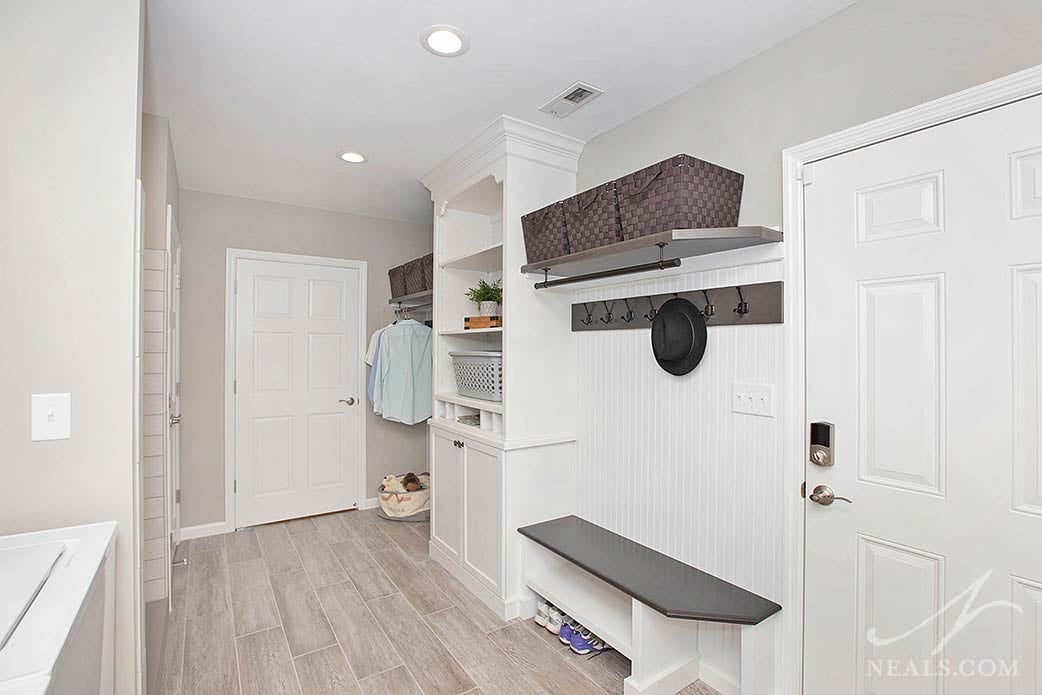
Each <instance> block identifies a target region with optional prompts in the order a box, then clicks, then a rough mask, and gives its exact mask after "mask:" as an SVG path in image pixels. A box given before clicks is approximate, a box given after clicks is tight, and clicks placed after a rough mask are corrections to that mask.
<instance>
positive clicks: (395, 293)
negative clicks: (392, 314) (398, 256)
mask: <svg viewBox="0 0 1042 695" xmlns="http://www.w3.org/2000/svg"><path fill="white" fill-rule="evenodd" d="M387 278H388V279H389V280H390V281H391V296H392V297H403V296H405V295H407V294H409V293H408V292H407V291H406V289H405V266H404V265H399V266H395V267H394V268H391V269H390V270H388V271H387Z"/></svg>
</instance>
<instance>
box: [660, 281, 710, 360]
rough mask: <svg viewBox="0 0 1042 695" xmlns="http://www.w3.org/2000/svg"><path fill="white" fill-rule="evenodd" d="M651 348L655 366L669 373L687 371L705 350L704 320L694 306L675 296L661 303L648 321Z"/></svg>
mask: <svg viewBox="0 0 1042 695" xmlns="http://www.w3.org/2000/svg"><path fill="white" fill-rule="evenodd" d="M651 349H652V350H653V351H654V352H655V360H656V361H657V362H658V366H660V367H662V368H663V369H665V370H666V371H667V372H669V373H670V374H675V375H677V376H680V375H682V374H687V373H688V372H690V371H691V370H692V369H694V368H695V367H697V366H698V363H699V362H701V361H702V355H703V354H705V351H706V321H705V319H704V318H702V312H701V311H699V310H698V309H696V308H695V305H694V304H692V303H691V302H689V301H688V300H686V299H684V298H683V297H677V298H675V299H670V300H669V301H668V302H666V303H665V304H663V305H662V307H661V308H660V309H659V310H658V313H657V314H655V320H654V321H652V323H651Z"/></svg>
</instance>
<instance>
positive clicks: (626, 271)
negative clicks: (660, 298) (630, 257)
mask: <svg viewBox="0 0 1042 695" xmlns="http://www.w3.org/2000/svg"><path fill="white" fill-rule="evenodd" d="M678 267H680V259H679V258H669V259H666V260H659V261H653V262H651V263H641V264H640V265H628V266H626V267H624V268H612V269H611V270H600V271H598V272H596V273H586V274H585V275H573V276H572V277H568V278H558V279H557V280H543V281H542V282H537V283H536V284H535V288H536V289H537V290H542V289H546V288H549V287H560V286H561V285H570V284H572V283H573V282H584V281H586V280H600V279H602V278H613V277H616V276H618V275H632V274H633V273H643V272H645V271H648V270H665V269H666V268H678Z"/></svg>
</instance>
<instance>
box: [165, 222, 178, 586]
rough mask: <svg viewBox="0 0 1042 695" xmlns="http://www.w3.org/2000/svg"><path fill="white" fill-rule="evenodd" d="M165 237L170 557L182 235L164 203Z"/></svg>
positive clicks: (174, 535) (174, 530)
mask: <svg viewBox="0 0 1042 695" xmlns="http://www.w3.org/2000/svg"><path fill="white" fill-rule="evenodd" d="M166 238H167V244H166V248H167V273H166V278H167V295H166V299H167V357H166V359H167V364H166V377H167V385H166V393H167V424H168V427H167V452H166V453H167V456H166V466H167V468H166V481H167V489H166V518H167V524H168V527H169V528H168V535H167V537H168V538H169V541H170V553H169V557H171V558H173V557H174V549H175V548H176V547H177V544H178V543H180V542H181V427H180V423H181V236H180V234H178V232H177V220H176V219H175V218H174V208H173V206H171V205H167V206H166ZM171 575H172V572H167V574H166V576H167V585H168V586H167V588H168V591H167V596H170V597H171V599H170V600H171V601H172V600H173V598H172V594H173V592H172V589H171V586H170V582H171Z"/></svg>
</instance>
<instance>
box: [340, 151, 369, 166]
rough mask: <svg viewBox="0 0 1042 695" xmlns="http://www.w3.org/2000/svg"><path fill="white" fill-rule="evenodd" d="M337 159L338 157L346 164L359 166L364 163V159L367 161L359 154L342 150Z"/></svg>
mask: <svg viewBox="0 0 1042 695" xmlns="http://www.w3.org/2000/svg"><path fill="white" fill-rule="evenodd" d="M337 157H340V159H341V160H343V161H345V162H347V163H348V164H361V163H363V162H365V161H366V159H368V157H366V156H365V155H364V154H362V153H361V152H355V151H354V150H344V151H343V152H341V153H340V154H338V155H337Z"/></svg>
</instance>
